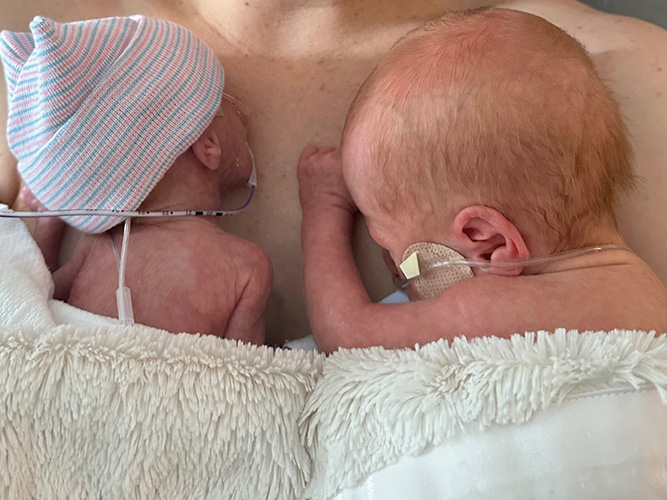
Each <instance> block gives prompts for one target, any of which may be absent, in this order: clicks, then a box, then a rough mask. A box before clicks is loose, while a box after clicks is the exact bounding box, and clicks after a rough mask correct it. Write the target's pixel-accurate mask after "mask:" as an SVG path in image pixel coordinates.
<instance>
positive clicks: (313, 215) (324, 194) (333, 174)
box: [297, 146, 464, 352]
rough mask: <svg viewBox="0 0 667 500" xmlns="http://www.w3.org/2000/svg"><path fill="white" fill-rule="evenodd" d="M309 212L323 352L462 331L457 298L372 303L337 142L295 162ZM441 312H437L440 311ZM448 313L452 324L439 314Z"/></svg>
mask: <svg viewBox="0 0 667 500" xmlns="http://www.w3.org/2000/svg"><path fill="white" fill-rule="evenodd" d="M297 174H298V177H299V198H300V201H301V209H302V212H303V221H302V225H301V241H302V247H303V258H304V280H305V292H306V304H307V307H308V316H309V318H310V322H311V327H312V329H313V335H314V336H315V340H316V341H317V344H318V346H319V348H320V349H322V350H323V351H324V352H332V351H335V350H336V349H337V348H339V347H346V348H352V347H368V346H373V345H382V346H385V347H388V348H401V347H414V345H415V344H416V343H419V344H424V343H427V342H431V341H433V340H436V339H438V338H441V337H445V336H451V335H454V334H456V333H461V332H459V331H457V330H456V329H455V325H460V324H464V323H463V322H462V319H461V315H462V312H461V310H460V308H457V307H455V305H454V304H450V305H448V304H442V305H441V304H438V305H437V306H436V307H435V308H434V307H433V301H420V302H414V303H409V304H400V305H395V304H392V305H389V304H387V305H385V304H374V303H372V302H371V300H370V297H369V296H368V293H367V292H366V290H365V288H364V286H363V284H362V282H361V278H360V276H359V272H358V270H357V267H356V265H355V262H354V258H353V254H352V246H351V232H352V219H353V215H354V213H355V211H356V209H355V207H354V204H353V202H352V200H351V198H350V195H349V193H348V191H347V188H346V187H345V184H344V182H343V178H342V175H341V170H340V157H339V154H338V152H337V151H336V150H335V149H334V148H327V149H321V150H320V149H318V148H316V147H314V146H309V147H307V148H306V149H304V150H303V152H302V153H301V157H300V158H299V165H298V169H297ZM436 311H437V313H436ZM443 316H444V317H447V318H448V320H447V322H446V324H444V322H443V321H442V320H441V318H442V317H443Z"/></svg>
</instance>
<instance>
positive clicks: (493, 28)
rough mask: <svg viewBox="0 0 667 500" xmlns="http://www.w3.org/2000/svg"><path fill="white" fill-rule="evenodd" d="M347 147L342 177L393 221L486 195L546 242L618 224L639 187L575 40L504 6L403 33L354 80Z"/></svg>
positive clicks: (603, 95)
mask: <svg viewBox="0 0 667 500" xmlns="http://www.w3.org/2000/svg"><path fill="white" fill-rule="evenodd" d="M343 147H354V148H356V149H357V153H356V154H355V158H356V159H357V160H358V164H344V166H343V168H344V173H345V176H346V179H347V180H348V182H350V183H363V184H364V186H365V188H364V192H365V193H367V194H368V197H369V199H370V201H369V202H370V203H372V204H373V205H374V206H375V207H376V208H377V209H378V210H381V211H383V212H385V213H387V214H388V215H389V216H391V217H392V218H393V219H394V220H396V221H397V222H398V223H405V224H410V225H412V226H415V225H417V226H420V225H421V226H423V227H426V226H428V225H429V224H438V225H441V224H442V222H443V218H446V217H450V216H451V215H452V211H456V210H458V209H460V208H462V207H463V206H466V205H470V204H483V205H487V206H490V207H492V208H495V209H497V210H498V211H500V212H501V213H503V214H504V215H505V216H506V217H507V218H508V219H509V220H511V221H512V222H514V224H515V225H517V227H518V228H519V230H520V231H522V233H526V232H529V233H531V234H535V231H536V230H538V231H540V233H541V234H543V235H544V236H545V237H548V238H549V239H550V240H552V241H553V248H554V251H556V250H564V249H567V248H572V247H576V246H580V245H584V244H587V243H593V242H589V241H587V240H588V239H589V235H590V234H591V230H592V229H593V228H595V227H599V226H600V224H605V225H606V224H610V225H612V226H614V227H615V224H616V222H615V217H614V205H615V203H616V200H617V197H618V194H619V192H620V191H621V190H623V189H626V188H629V187H632V186H633V183H634V177H633V173H632V168H631V148H630V145H629V142H628V139H627V135H626V131H625V127H624V124H623V121H622V119H621V115H620V112H619V109H618V104H617V103H616V102H615V100H614V98H613V97H612V95H611V92H610V91H609V89H608V88H607V87H606V86H605V85H604V84H603V82H602V81H601V80H600V78H599V76H598V74H597V72H596V71H595V68H594V66H593V63H592V62H591V60H590V58H589V56H588V54H587V53H586V51H585V50H584V48H583V47H582V46H581V45H580V44H579V43H578V42H577V41H576V40H574V39H573V38H572V37H570V36H569V35H567V34H566V33H565V32H564V31H562V30H560V29H559V28H557V27H556V26H554V25H552V24H550V23H548V22H547V21H545V20H543V19H541V18H539V17H537V16H533V15H530V14H525V13H521V12H516V11H511V10H505V9H477V10H472V11H466V12H460V13H453V14H449V15H446V16H445V17H443V18H441V19H439V20H436V21H433V22H431V23H428V24H427V25H425V26H423V27H422V28H419V29H417V30H415V31H413V32H411V33H409V34H408V35H406V36H405V37H404V38H402V39H401V40H399V42H397V44H396V45H395V46H394V47H393V49H392V50H391V52H390V53H389V54H388V55H387V57H385V58H384V59H383V61H381V63H380V64H379V65H378V66H377V67H376V68H375V69H374V70H373V72H372V73H371V75H370V76H369V77H368V79H367V80H366V81H365V82H364V84H363V85H362V87H361V88H360V90H359V92H358V94H357V97H356V98H355V100H354V102H353V105H352V107H351V109H350V112H349V114H348V118H347V122H346V126H345V131H344V134H343ZM541 229H544V231H543V232H542V231H541Z"/></svg>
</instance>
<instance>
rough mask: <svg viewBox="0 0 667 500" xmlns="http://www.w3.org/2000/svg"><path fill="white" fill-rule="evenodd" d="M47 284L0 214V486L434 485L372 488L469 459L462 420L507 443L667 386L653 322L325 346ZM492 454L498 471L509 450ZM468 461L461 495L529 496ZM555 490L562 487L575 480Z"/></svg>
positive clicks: (280, 488)
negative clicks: (553, 421)
mask: <svg viewBox="0 0 667 500" xmlns="http://www.w3.org/2000/svg"><path fill="white" fill-rule="evenodd" d="M51 291H52V281H51V277H50V275H49V273H48V271H47V269H46V267H45V265H44V261H43V259H42V258H41V255H40V253H39V250H38V248H37V247H36V245H34V242H33V241H32V239H31V238H30V235H29V234H28V232H27V230H26V229H25V227H24V225H23V224H22V223H21V222H20V221H18V220H7V219H2V218H0V498H3V499H4V498H8V499H18V500H21V499H28V498H48V499H61V498H62V499H65V498H67V499H70V498H74V499H76V498H142V499H143V498H147V499H159V498H169V499H180V498H211V499H212V498H215V499H223V500H228V499H229V500H255V499H286V500H287V499H290V500H294V499H301V498H313V499H328V498H334V497H335V496H338V498H340V499H346V500H347V499H353V498H354V499H357V498H364V499H371V498H384V499H385V500H387V499H389V498H422V499H424V500H426V499H428V500H430V499H436V498H443V496H442V494H443V491H444V490H440V489H437V488H436V489H435V490H434V489H433V488H434V487H433V484H436V483H435V482H432V483H433V484H432V488H431V491H430V496H429V495H426V494H421V493H422V492H421V490H419V491H420V493H419V494H417V493H415V491H416V490H413V493H414V495H407V496H406V495H403V496H401V495H400V494H398V493H397V492H399V491H400V490H399V489H397V488H392V491H393V492H394V493H395V496H394V497H390V496H388V495H381V496H373V495H372V494H368V495H366V493H364V494H363V495H361V496H359V495H360V494H359V493H358V492H359V491H361V490H359V488H361V489H362V490H363V491H365V492H367V491H371V490H373V491H381V489H375V490H374V489H373V488H375V486H373V487H372V488H371V487H369V486H368V485H369V484H370V485H376V486H377V485H379V484H380V483H379V482H378V481H380V479H379V478H381V477H385V476H394V477H396V478H398V477H402V476H400V474H398V473H397V472H396V470H395V469H392V467H401V464H402V463H404V461H405V460H408V459H410V457H416V458H419V457H427V456H430V457H431V460H436V465H437V464H445V463H447V464H448V465H447V467H448V468H450V469H454V470H453V471H452V473H453V474H455V475H458V476H460V477H466V476H464V475H463V474H458V472H457V471H456V468H457V467H461V465H462V464H461V462H460V461H459V462H457V461H456V460H454V462H451V461H450V462H446V460H445V458H443V457H442V456H440V458H437V455H434V453H436V452H437V450H438V449H449V448H447V447H451V446H455V443H456V442H459V441H457V440H460V439H461V438H463V437H466V436H468V437H470V438H471V439H472V438H473V437H474V436H476V437H475V439H478V440H481V441H482V442H483V443H484V447H485V449H487V450H496V451H497V450H498V448H499V447H501V446H504V445H503V443H506V441H502V438H501V434H502V430H503V429H504V430H505V431H506V432H505V435H506V434H507V429H509V433H510V434H518V433H519V432H520V431H521V430H522V429H524V428H528V427H527V426H526V425H523V423H524V422H528V423H529V424H532V423H534V422H536V421H539V420H540V419H541V420H542V421H549V418H551V417H553V416H556V417H558V416H559V415H570V414H569V413H564V411H565V410H566V407H565V403H564V402H567V401H572V398H573V397H574V396H577V395H579V396H580V395H581V394H584V393H587V392H590V391H593V390H596V391H602V392H601V393H604V394H607V393H613V392H614V391H617V390H626V391H631V392H632V393H635V394H640V392H636V391H639V390H642V391H647V390H648V389H651V390H652V392H654V393H655V392H660V394H661V395H662V397H663V401H664V400H665V399H667V398H665V390H666V388H667V339H666V337H665V335H655V334H654V333H652V332H628V331H615V332H608V333H605V332H597V333H592V332H588V333H578V332H565V331H558V332H555V333H553V334H547V333H539V334H527V335H525V336H524V335H517V336H515V337H513V338H512V339H511V340H507V339H493V338H486V339H475V340H473V341H469V342H468V341H466V340H465V339H459V340H456V341H454V342H453V343H451V344H450V343H447V342H444V341H442V342H436V343H433V344H429V345H427V346H424V347H421V348H418V349H417V350H403V351H387V350H384V349H381V348H374V349H367V350H352V351H341V352H338V353H336V354H335V355H333V356H330V357H329V358H324V357H323V356H321V355H316V354H312V353H308V352H304V351H282V350H274V349H272V348H268V347H253V346H247V345H237V344H235V343H234V342H231V341H226V340H221V339H217V338H212V337H200V336H196V335H186V334H183V335H172V334H169V333H167V332H163V331H160V330H156V329H152V328H148V327H143V326H141V325H136V326H134V327H122V326H119V325H118V324H116V322H115V321H114V320H112V319H110V318H101V317H99V316H95V315H92V314H89V313H86V312H84V311H80V310H77V309H74V308H72V307H70V306H68V305H67V304H63V303H60V302H58V301H54V300H52V299H50V295H51V293H52V292H51ZM561 404H562V406H561ZM630 404H631V406H633V407H637V408H638V407H639V406H640V403H637V402H632V403H630ZM659 406H660V405H659ZM661 407H662V406H661ZM597 408H598V409H599V408H600V407H597ZM650 408H652V409H651V410H650V411H651V412H652V413H650V414H648V415H647V418H646V420H647V421H651V422H654V423H656V425H658V424H659V425H660V426H661V427H662V428H667V412H662V413H660V412H658V411H657V410H656V409H655V407H653V406H651V407H650ZM663 408H664V407H663ZM647 409H649V406H641V411H648V410H647ZM587 411H589V410H587ZM591 411H592V410H591ZM591 415H592V413H590V411H589V413H588V416H589V417H590V416H591ZM580 417H581V414H578V416H577V418H580ZM561 420H562V418H561ZM508 426H509V427H508ZM512 426H517V427H516V428H515V427H512ZM480 429H481V430H480ZM499 429H500V430H499ZM512 429H516V432H515V431H513V430H512ZM552 431H553V429H551V428H549V427H547V428H546V429H542V431H540V435H541V436H542V438H543V442H542V446H545V447H551V448H552V451H554V450H555V451H558V450H559V448H558V446H559V443H558V440H559V439H560V437H559V436H556V435H555V434H554V435H550V434H549V432H552ZM648 432H649V431H648V430H646V429H639V430H638V431H637V433H639V434H641V433H644V434H647V433H648ZM635 437H636V436H635V435H632V436H631V438H632V439H633V440H634V438H635ZM650 438H651V436H649V437H648V438H647V436H646V435H644V436H643V441H642V442H649V441H650ZM443 446H444V447H445V448H442V447H443ZM657 446H658V448H657V451H655V450H654V452H652V454H649V455H645V456H648V457H649V458H648V459H647V460H648V461H645V462H641V463H640V462H639V461H637V460H635V462H634V463H636V464H640V465H637V467H643V468H644V469H647V468H648V469H650V468H651V467H653V468H655V467H657V466H660V464H662V470H663V477H664V470H665V466H667V465H666V464H667V449H666V448H667V443H665V445H663V446H662V448H660V443H658V445H657ZM463 448H464V449H466V450H467V449H471V448H470V446H468V445H465V446H463ZM625 448H626V449H628V450H629V451H628V453H630V454H632V453H634V449H633V448H632V447H625ZM547 451H548V450H547ZM555 454H556V455H558V453H555ZM434 456H436V458H435V459H434V458H433V457H434ZM486 456H489V457H493V454H492V453H487V454H486ZM513 456H517V457H520V456H524V458H525V457H527V456H529V455H521V450H518V449H517V450H514V454H513ZM633 456H634V455H633ZM499 457H501V455H499ZM570 458H571V457H568V456H565V455H563V456H561V457H560V460H562V461H567V460H569V459H570ZM630 458H632V457H630ZM628 460H629V459H628ZM661 460H662V462H660V461H661ZM642 464H643V465H642ZM656 464H657V465H656ZM552 465H553V464H552ZM556 465H557V464H556ZM485 466H486V467H487V468H489V470H487V471H485V473H484V477H487V478H488V477H490V475H492V473H493V470H497V471H500V470H501V466H502V458H493V460H492V461H491V462H487V463H486V465H485ZM591 466H592V467H593V468H595V467H597V468H598V469H599V468H600V467H601V464H599V463H592V464H591ZM659 468H660V467H658V469H659ZM403 470H407V469H403ZM421 470H427V469H425V468H423V467H422V468H421ZM435 470H439V469H438V468H437V467H436V469H435ZM555 470H558V469H557V468H556V469H555ZM610 470H611V469H610ZM651 470H653V469H651ZM385 471H388V472H386V473H385ZM461 472H462V471H461ZM639 472H641V470H640V471H639ZM383 474H384V476H382V475H383ZM413 476H414V474H413ZM431 476H432V477H435V476H434V475H433V474H432V475H431ZM426 477H427V480H428V474H427V475H426ZM472 477H473V479H470V480H467V482H466V483H465V484H464V486H463V487H461V488H459V489H458V490H457V491H458V494H459V495H458V496H456V494H450V493H451V492H448V495H447V496H448V498H461V499H464V498H465V499H466V500H472V499H481V498H485V499H486V498H494V499H495V498H508V499H509V498H512V500H517V499H518V497H512V496H503V495H495V496H494V495H493V494H492V495H491V496H486V497H483V496H481V495H477V496H476V495H473V494H471V493H470V492H471V491H473V490H474V491H480V490H479V489H478V488H477V486H478V485H477V482H476V479H474V477H475V476H472ZM450 482H451V484H454V482H453V481H450ZM450 482H448V483H447V484H449V483H450ZM471 482H472V483H473V484H471ZM406 484H407V483H406ZM651 484H653V483H651ZM655 484H659V485H664V484H667V483H665V482H664V481H663V482H662V483H655ZM556 485H557V483H556ZM588 486H590V487H591V488H595V484H589V485H588ZM369 488H370V489H369ZM378 488H379V486H378ZM457 488H458V486H457ZM471 488H472V489H471ZM556 488H557V486H556ZM538 491H540V490H539V489H535V490H530V489H528V490H525V491H524V493H525V495H527V496H525V498H531V496H530V494H531V492H533V493H535V492H538ZM455 493H456V492H455ZM492 493H493V492H492ZM557 493H558V492H556V493H554V494H553V495H552V496H550V497H548V498H559V499H560V498H564V499H568V500H570V499H571V498H574V497H568V496H567V494H566V493H567V492H566V491H565V490H563V491H561V492H560V494H557ZM396 495H397V496H396ZM559 495H560V496H559ZM542 497H543V496H540V495H537V494H535V495H533V496H532V498H542ZM521 498H524V497H521ZM581 498H587V497H585V496H584V497H581ZM591 498H592V497H591ZM634 498H653V497H651V496H642V495H636V496H635V497H634ZM657 498H659V497H657Z"/></svg>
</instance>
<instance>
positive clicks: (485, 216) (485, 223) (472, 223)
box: [452, 205, 530, 275]
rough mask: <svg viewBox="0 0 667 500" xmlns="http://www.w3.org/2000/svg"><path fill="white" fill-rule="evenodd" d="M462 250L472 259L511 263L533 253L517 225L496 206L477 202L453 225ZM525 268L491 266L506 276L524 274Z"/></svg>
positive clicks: (464, 211)
mask: <svg viewBox="0 0 667 500" xmlns="http://www.w3.org/2000/svg"><path fill="white" fill-rule="evenodd" d="M452 230H453V233H454V237H455V239H456V244H457V246H458V247H459V251H460V253H461V254H463V255H464V256H465V257H466V258H468V259H476V260H490V261H492V262H511V261H517V260H525V259H527V258H528V257H529V256H530V253H529V252H528V247H527V246H526V242H525V241H524V239H523V236H521V233H520V232H519V230H518V229H517V228H516V226H515V225H514V224H512V223H511V222H510V221H508V220H507V219H506V218H505V216H503V215H502V214H501V213H500V212H498V211H497V210H495V209H493V208H489V207H485V206H482V205H474V206H470V207H466V208H464V209H463V210H461V211H460V212H459V213H458V214H457V215H456V217H454V222H453V224H452ZM522 270H523V267H521V266H520V265H519V266H516V267H499V268H491V269H490V270H489V271H488V272H490V273H493V274H503V275H518V274H521V272H522Z"/></svg>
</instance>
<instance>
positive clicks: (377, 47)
mask: <svg viewBox="0 0 667 500" xmlns="http://www.w3.org/2000/svg"><path fill="white" fill-rule="evenodd" d="M246 3H247V4H248V5H246ZM489 3H495V2H489V1H486V2H484V1H481V0H469V1H465V0H457V1H451V2H450V1H448V0H437V1H434V0H415V1H409V2H408V1H403V2H401V1H396V2H393V3H390V4H389V5H388V3H387V2H385V1H383V2H379V1H375V0H370V1H369V0H364V1H363V2H361V1H355V0H350V1H347V2H341V1H339V0H335V1H334V0H322V1H317V2H315V1H311V0H274V1H271V2H264V1H263V2H256V1H252V0H248V1H247V2H244V1H243V0H227V1H221V0H191V1H188V2H182V3H179V2H175V1H166V0H163V1H160V0H126V1H115V2H107V1H102V0H93V1H89V2H82V1H77V2H65V3H54V2H49V1H47V0H36V1H35V2H32V3H30V4H29V5H28V4H20V3H18V4H17V3H16V2H10V1H8V0H3V5H2V12H3V15H2V20H1V21H0V28H3V29H5V28H6V29H13V30H25V28H26V26H27V25H28V23H29V21H30V20H31V18H32V17H33V16H34V15H36V14H41V15H46V16H50V17H53V18H55V19H57V20H59V21H69V20H74V19H84V18H94V17H103V16H110V15H130V14H136V13H143V14H147V15H153V16H157V17H162V18H166V19H170V20H173V21H176V22H179V23H181V24H183V25H185V26H187V27H188V28H190V29H192V30H193V31H194V32H195V33H197V34H198V35H199V36H200V37H202V38H203V39H204V40H205V41H206V43H208V44H209V45H210V46H212V47H213V48H214V49H215V51H216V53H217V54H218V55H219V57H220V59H221V61H222V62H223V64H224V65H225V69H226V70H227V73H226V74H227V76H228V77H227V80H226V87H227V88H228V89H229V90H230V92H231V93H233V94H234V95H237V96H238V97H239V98H241V99H242V100H243V101H244V102H246V103H247V104H248V105H249V107H250V108H251V110H252V114H253V117H254V118H255V119H253V120H252V121H251V124H250V130H249V135H250V143H251V146H252V148H253V151H254V152H255V154H256V159H257V162H258V165H259V170H260V178H259V190H258V197H257V200H256V202H254V203H253V206H251V207H250V209H249V210H248V212H247V213H246V214H244V215H242V216H240V217H238V218H235V219H233V220H232V219H229V220H225V221H224V222H223V223H224V227H225V229H227V230H229V231H230V232H232V233H233V234H236V235H239V236H240V237H242V238H244V239H247V240H250V241H253V242H255V243H257V244H259V246H261V247H262V248H264V249H265V250H266V251H267V252H268V253H269V255H270V256H271V258H272V260H273V262H274V265H275V269H276V275H275V281H274V286H273V289H272V293H271V296H270V297H269V300H268V303H267V309H266V312H265V318H266V321H267V331H268V333H267V338H268V340H269V341H270V342H280V341H281V340H283V339H286V338H295V337H299V336H303V335H305V334H307V333H309V327H308V321H307V318H306V314H305V303H304V298H303V292H302V285H301V280H302V275H301V255H300V250H299V249H300V239H299V227H300V215H299V213H300V210H299V203H298V201H297V199H298V198H297V183H296V179H295V172H294V165H295V164H296V159H297V157H298V155H299V152H300V151H301V149H302V148H303V146H304V144H308V143H319V144H337V143H338V141H339V139H340V133H341V130H342V127H343V121H344V117H345V113H346V111H347V108H348V106H349V103H350V101H351V99H352V97H353V95H354V93H355V92H356V89H357V87H358V86H359V84H360V83H361V81H362V80H363V79H364V77H365V76H366V74H367V73H368V72H369V71H370V70H371V68H372V67H373V66H374V65H375V63H376V62H377V60H378V59H379V57H380V56H381V55H382V54H384V53H385V52H386V51H387V50H388V49H389V47H390V46H391V45H392V44H393V42H394V41H395V40H396V39H398V38H399V37H400V36H402V35H404V34H405V33H406V32H407V31H409V30H411V29H413V28H415V27H417V26H419V25H421V24H422V23H423V22H425V21H427V20H430V19H433V18H436V17H438V16H439V15H441V14H443V13H445V12H447V11H449V10H453V9H464V8H471V7H477V6H480V5H482V4H489ZM506 6H508V7H510V8H516V9H521V10H527V11H530V12H534V13H536V14H538V15H541V16H543V17H545V18H546V19H547V20H550V21H552V22H554V23H555V24H557V25H559V26H561V27H563V28H564V29H566V30H567V31H568V32H569V33H571V34H573V35H574V36H576V37H577V38H578V39H579V40H580V41H582V42H583V43H584V44H585V45H586V46H587V48H588V49H589V51H591V52H592V54H593V58H594V60H595V61H596V63H597V65H598V68H599V70H600V73H601V74H602V77H603V79H604V80H605V81H607V82H608V83H609V85H610V86H611V88H612V89H613V90H614V91H615V93H616V95H617V96H618V97H619V99H620V101H621V107H622V111H623V114H624V116H625V117H626V119H627V123H628V127H629V130H630V135H631V137H632V138H633V141H634V148H635V152H636V170H637V172H638V173H639V174H640V175H641V176H642V177H643V178H644V179H645V181H644V182H643V183H642V184H641V186H640V192H639V193H637V195H635V196H633V197H631V198H629V199H628V200H627V201H626V202H625V204H624V205H623V207H622V210H621V217H620V218H621V233H622V234H623V237H624V239H625V240H626V241H627V242H628V244H629V245H630V246H631V247H632V248H633V249H634V250H636V251H637V252H638V253H639V255H640V256H641V257H642V258H644V259H645V260H646V261H647V262H648V263H649V265H650V266H651V267H652V268H653V269H654V271H655V272H656V273H657V274H658V276H659V277H660V278H661V279H662V280H663V282H667V268H666V267H665V266H666V263H665V261H664V255H665V252H667V234H666V233H665V232H664V231H657V230H656V229H655V228H658V227H664V217H665V216H664V214H665V213H667V207H666V206H665V205H666V203H667V198H666V197H667V184H666V182H667V181H666V176H665V168H664V165H665V164H666V163H667V146H666V144H665V141H664V137H665V134H666V133H667V131H666V130H665V127H666V126H667V117H666V114H667V105H666V103H665V95H664V88H665V78H666V75H667V71H666V70H665V66H666V65H667V64H666V63H665V60H666V59H667V56H666V52H667V44H666V43H665V32H664V31H663V30H661V29H659V28H657V27H655V26H652V25H650V24H648V23H644V22H641V21H638V20H634V19H628V18H622V17H617V16H611V15H607V14H602V13H600V12H597V11H595V10H593V9H590V8H588V7H586V6H584V5H582V4H580V3H577V2H574V1H570V0H533V1H525V2H511V3H510V4H506ZM0 108H2V110H3V111H2V113H3V116H2V117H0V123H4V112H5V111H4V110H5V102H4V100H1V99H0ZM0 135H2V136H3V137H4V134H0ZM2 140H3V141H4V139H2ZM17 189H18V180H17V177H16V175H15V172H14V163H13V160H12V158H11V155H10V154H9V153H8V151H7V149H6V145H5V146H3V147H0V199H1V200H2V201H9V202H10V203H11V201H12V200H13V198H14V196H15V195H16V191H17ZM356 227H357V232H356V234H355V238H354V241H355V248H356V255H357V257H358V261H359V263H360V267H361V268H362V270H363V274H362V278H363V281H364V283H365V285H366V286H367V287H368V289H369V291H370V294H371V297H372V298H373V299H374V300H376V299H378V298H380V297H382V296H383V295H386V294H387V293H388V292H389V291H390V290H391V289H392V285H391V280H390V274H389V273H388V272H387V271H386V269H385V266H384V264H383V262H382V258H381V252H380V249H379V248H378V246H377V245H376V244H375V243H374V242H373V241H372V240H371V239H370V238H369V237H368V235H367V234H366V232H365V228H364V226H363V224H357V226H356Z"/></svg>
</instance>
